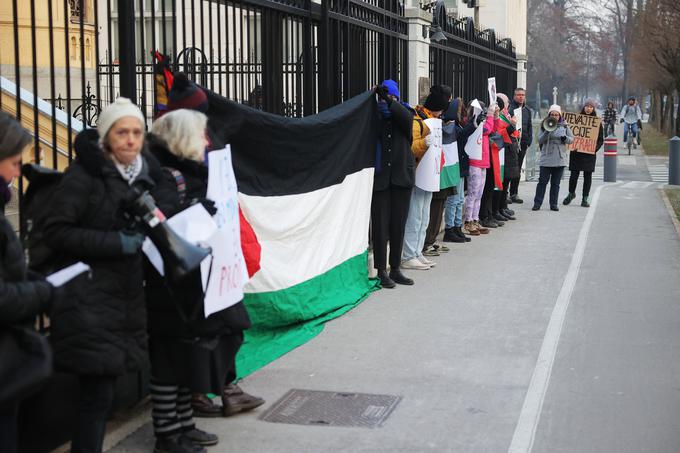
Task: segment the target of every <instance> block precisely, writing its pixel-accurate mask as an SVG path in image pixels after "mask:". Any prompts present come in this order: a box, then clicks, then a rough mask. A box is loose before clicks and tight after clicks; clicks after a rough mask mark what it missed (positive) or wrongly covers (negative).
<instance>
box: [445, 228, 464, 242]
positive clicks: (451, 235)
mask: <svg viewBox="0 0 680 453" xmlns="http://www.w3.org/2000/svg"><path fill="white" fill-rule="evenodd" d="M444 242H465V239H463V238H461V237H460V236H459V235H458V234H456V228H455V227H454V228H447V229H446V230H445V231H444Z"/></svg>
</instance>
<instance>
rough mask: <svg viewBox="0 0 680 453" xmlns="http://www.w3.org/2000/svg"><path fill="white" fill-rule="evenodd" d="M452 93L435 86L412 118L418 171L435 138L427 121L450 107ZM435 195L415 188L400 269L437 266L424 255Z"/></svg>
mask: <svg viewBox="0 0 680 453" xmlns="http://www.w3.org/2000/svg"><path fill="white" fill-rule="evenodd" d="M449 97H450V92H448V93H447V91H446V89H445V88H442V87H441V86H438V85H435V86H433V87H432V88H430V94H429V95H428V96H427V99H425V103H424V104H423V105H422V106H417V107H416V109H415V110H416V116H415V117H414V118H413V143H412V145H411V150H412V151H413V155H414V156H415V161H416V167H417V166H418V164H419V163H420V160H421V159H422V158H423V156H425V153H426V152H427V150H428V148H429V147H430V145H432V144H433V141H432V140H433V137H432V135H431V134H430V129H429V128H428V126H427V124H425V120H426V119H428V118H439V116H440V115H441V114H442V112H443V111H444V110H446V109H447V108H448V106H449ZM431 201H432V192H428V191H426V190H423V189H421V188H420V187H418V186H417V182H416V186H415V187H414V188H413V193H412V194H411V202H410V205H409V211H408V219H407V220H406V232H405V235H404V249H403V252H402V263H401V267H402V268H404V269H418V270H427V269H430V268H431V267H432V266H434V265H435V263H434V262H432V261H430V260H428V259H427V258H425V257H424V256H423V254H422V251H423V247H424V245H425V235H426V234H427V226H428V224H429V222H430V203H431Z"/></svg>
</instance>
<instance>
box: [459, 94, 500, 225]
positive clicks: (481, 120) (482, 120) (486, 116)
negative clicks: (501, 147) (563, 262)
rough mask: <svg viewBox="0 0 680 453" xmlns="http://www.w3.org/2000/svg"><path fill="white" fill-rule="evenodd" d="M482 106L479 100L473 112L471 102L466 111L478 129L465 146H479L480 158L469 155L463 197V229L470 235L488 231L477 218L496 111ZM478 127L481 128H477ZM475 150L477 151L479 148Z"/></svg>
mask: <svg viewBox="0 0 680 453" xmlns="http://www.w3.org/2000/svg"><path fill="white" fill-rule="evenodd" d="M478 102H479V101H478ZM484 108H485V105H484V103H483V102H479V111H478V112H477V113H475V107H474V106H473V105H472V104H471V106H470V112H469V113H468V116H469V117H470V118H472V120H471V122H474V124H475V126H476V127H477V128H478V129H477V130H476V132H475V133H474V134H473V135H471V136H470V138H468V143H467V144H466V148H467V147H468V146H470V145H471V146H470V149H472V148H474V147H475V145H477V148H481V154H480V156H481V158H479V159H475V158H474V157H473V156H472V155H471V156H470V175H469V178H468V194H467V197H466V198H465V224H464V229H463V231H464V232H467V233H468V234H470V235H471V236H479V235H480V234H488V233H489V230H488V228H486V227H483V226H482V225H480V223H479V220H480V209H481V205H482V199H483V196H484V193H485V192H486V185H487V172H488V171H489V168H490V165H491V164H490V162H491V157H490V154H491V150H490V147H491V145H490V143H489V135H490V134H491V133H492V132H493V129H494V113H495V112H496V107H495V106H491V107H489V109H488V110H487V111H486V112H484ZM480 128H481V130H479V129H480ZM473 139H474V140H476V142H475V143H470V140H473ZM479 145H481V146H479ZM477 150H478V151H479V149H477ZM491 190H493V186H491Z"/></svg>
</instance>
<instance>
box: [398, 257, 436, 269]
mask: <svg viewBox="0 0 680 453" xmlns="http://www.w3.org/2000/svg"><path fill="white" fill-rule="evenodd" d="M401 268H402V269H415V270H420V271H426V270H428V269H429V268H430V266H428V265H427V264H423V263H421V262H420V260H419V259H418V258H411V259H410V260H406V261H402V262H401Z"/></svg>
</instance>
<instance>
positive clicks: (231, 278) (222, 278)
mask: <svg viewBox="0 0 680 453" xmlns="http://www.w3.org/2000/svg"><path fill="white" fill-rule="evenodd" d="M208 159H210V160H209V165H208V194H207V196H208V198H209V199H211V200H213V201H214V202H215V207H216V208H217V214H215V216H214V217H213V218H214V220H215V223H217V230H216V231H215V234H213V235H212V236H211V238H210V239H209V240H208V241H207V242H208V244H209V245H210V246H211V247H212V250H213V260H212V262H211V263H208V262H207V261H204V262H203V264H202V266H201V275H202V277H203V284H204V286H206V285H207V286H206V289H205V299H204V306H205V316H206V317H207V316H209V315H211V314H212V313H215V312H218V311H220V310H224V309H225V308H228V307H231V306H232V305H234V304H236V303H238V302H240V301H241V300H242V299H243V285H245V283H246V282H247V281H248V269H247V268H246V261H245V259H244V258H243V251H242V250H241V226H240V221H239V215H238V191H237V188H236V177H235V176H234V169H233V167H232V164H231V147H230V146H229V145H227V147H226V148H225V149H223V150H219V151H211V152H210V153H208ZM208 275H209V276H210V278H209V279H208Z"/></svg>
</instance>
